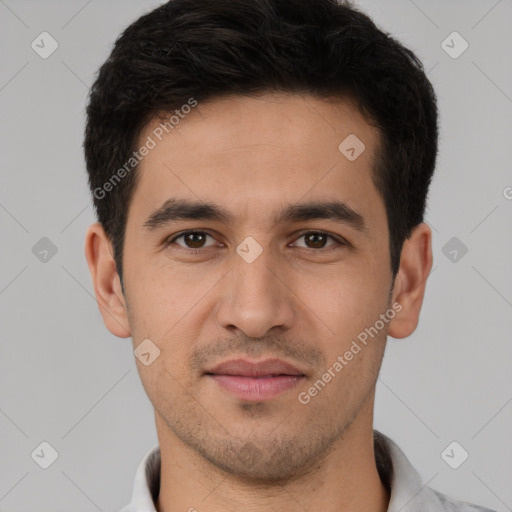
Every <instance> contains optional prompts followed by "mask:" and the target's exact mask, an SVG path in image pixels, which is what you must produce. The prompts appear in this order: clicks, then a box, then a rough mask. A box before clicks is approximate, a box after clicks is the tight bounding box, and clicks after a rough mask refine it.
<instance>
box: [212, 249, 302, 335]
mask: <svg viewBox="0 0 512 512" xmlns="http://www.w3.org/2000/svg"><path fill="white" fill-rule="evenodd" d="M233 260H234V261H233V267H232V268H231V270H230V271H229V273H228V275H227V276H226V279H224V280H223V281H224V283H223V288H222V290H221V293H222V298H221V299H220V301H219V303H218V308H217V315H218V322H219V324H220V325H221V326H222V327H224V328H225V329H229V330H234V329H240V330H242V331H243V332H244V333H245V334H246V335H247V336H249V337H253V338H261V337H263V336H265V335H266V334H267V332H268V331H270V330H271V329H280V330H287V329H289V328H290V327H291V325H292V323H293V317H294V307H293V304H294V300H296V297H295V295H294V293H293V292H292V290H291V288H292V286H291V283H287V282H286V281H287V279H286V276H285V275H284V274H283V273H282V272H281V273H280V272H279V269H278V262H277V260H276V259H274V260H272V256H271V254H270V250H269V249H267V248H265V249H264V250H263V252H262V253H261V254H260V255H259V256H258V257H257V258H256V259H255V260H254V261H252V262H251V263H248V262H247V261H245V260H244V259H243V258H242V257H240V256H239V255H238V254H235V256H234V258H233Z"/></svg>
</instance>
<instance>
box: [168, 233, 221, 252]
mask: <svg viewBox="0 0 512 512" xmlns="http://www.w3.org/2000/svg"><path fill="white" fill-rule="evenodd" d="M208 237H210V238H211V239H212V240H214V238H213V237H212V236H211V235H209V234H208V233H205V232H204V231H185V232H183V233H181V234H180V235H178V236H176V237H174V238H173V239H172V240H169V241H168V242H167V245H172V244H173V243H174V242H176V241H177V240H180V239H182V240H183V242H184V244H181V243H177V245H179V246H180V247H183V248H184V249H201V248H203V247H207V246H206V245H205V242H206V239H207V238H208Z"/></svg>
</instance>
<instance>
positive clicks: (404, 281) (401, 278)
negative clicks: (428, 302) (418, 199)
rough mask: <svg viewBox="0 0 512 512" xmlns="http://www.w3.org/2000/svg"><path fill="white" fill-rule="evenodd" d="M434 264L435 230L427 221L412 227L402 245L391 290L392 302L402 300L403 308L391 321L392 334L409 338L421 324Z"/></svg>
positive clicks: (389, 331)
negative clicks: (420, 319) (420, 317)
mask: <svg viewBox="0 0 512 512" xmlns="http://www.w3.org/2000/svg"><path fill="white" fill-rule="evenodd" d="M431 268H432V231H431V230H430V227H429V226H428V225H427V224H425V223H421V224H418V225H417V226H416V227H415V228H414V229H413V231H412V233H411V236H410V237H409V238H408V239H407V240H406V241H405V242H404V245H403V248H402V253H401V258H400V268H399V270H398V273H397V275H396V278H395V283H394V286H393V292H392V297H393V298H392V303H393V304H394V303H397V304H400V306H401V309H400V311H399V313H397V315H396V316H395V317H394V318H393V320H391V322H390V324H389V330H388V334H389V336H392V337H393V338H406V337H407V336H410V335H411V334H412V333H413V332H414V330H415V329H416V327H417V326H418V321H419V316H420V311H421V306H422V304H423V297H424V295H425V288H426V283H427V278H428V275H429V273H430V270H431Z"/></svg>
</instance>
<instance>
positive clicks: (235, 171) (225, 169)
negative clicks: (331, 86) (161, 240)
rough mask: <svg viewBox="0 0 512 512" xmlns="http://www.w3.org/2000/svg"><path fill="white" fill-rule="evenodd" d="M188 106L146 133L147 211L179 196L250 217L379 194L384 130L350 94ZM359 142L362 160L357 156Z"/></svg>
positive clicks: (143, 183)
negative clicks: (375, 171)
mask: <svg viewBox="0 0 512 512" xmlns="http://www.w3.org/2000/svg"><path fill="white" fill-rule="evenodd" d="M189 110H190V111H189ZM185 111H186V112H188V113H186V114H184V113H183V112H181V115H180V116H175V117H174V118H173V125H172V128H169V125H167V130H162V124H164V123H165V121H166V120H167V121H168V120H169V118H170V115H172V114H165V115H162V119H157V118H155V119H153V120H152V121H151V122H150V123H149V124H148V125H147V126H146V127H145V129H144V131H143V132H142V134H141V136H140V138H139V145H143V144H145V143H146V142H148V141H149V139H151V141H152V144H151V145H153V143H154V147H153V148H152V149H151V150H150V151H149V153H148V154H147V156H145V157H144V158H143V160H142V161H141V163H140V164H139V167H138V171H137V172H139V173H140V176H139V180H138V185H137V190H136V193H135V195H134V199H133V202H134V203H135V204H134V208H135V209H136V210H140V213H141V214H147V213H148V209H149V208H151V209H152V210H154V209H155V208H156V207H159V206H161V205H162V204H163V203H165V201H167V200H168V199H169V197H183V198H187V199H194V200H202V201H214V202H216V203H225V204H228V205H229V206H228V208H230V209H232V210H233V211H236V210H237V211H238V212H240V213H241V212H245V214H246V215H247V214H251V213H252V212H254V211H256V210H257V211H258V212H259V214H260V215H261V214H262V213H265V211H266V206H267V205H268V206H269V208H270V207H271V205H276V204H278V203H280V202H281V203H283V202H284V203H293V202H297V201H298V199H299V198H304V199H306V198H307V199H310V200H315V199H333V198H334V197H333V196H337V198H338V199H340V200H343V201H344V202H345V203H346V204H348V205H351V204H355V203H357V202H361V201H362V199H363V198H364V197H367V198H368V197H372V198H373V199H378V194H377V191H376V190H375V187H374V185H373V181H372V179H371V174H372V167H373V160H374V153H375V149H376V147H377V144H378V142H379V134H378V132H377V130H376V129H375V128H374V127H372V126H371V125H370V124H368V122H367V121H366V120H365V119H364V118H363V117H362V116H361V114H360V113H359V111H358V110H357V108H356V107H355V105H354V104H353V103H352V102H350V101H349V100H340V99H337V100H332V99H331V100H325V99H318V98H315V97H312V96H299V95H290V94H266V95H263V96H261V97H258V98H254V97H245V96H231V97H226V98H222V99H217V100H213V101H209V102H206V103H199V104H198V105H197V106H196V107H194V108H193V109H186V110H185V109H184V112H185ZM345 141H348V142H347V143H345ZM340 145H341V146H340ZM352 147H353V148H355V151H356V152H357V153H356V158H355V159H353V158H348V157H347V155H348V156H351V155H353V154H354V151H352V153H350V150H351V149H352ZM362 148H364V149H363V150H362ZM347 149H348V150H349V153H347V152H346V150H347ZM328 195H330V197H327V196H328ZM141 209H142V210H145V211H144V212H142V211H141ZM363 209H364V208H363ZM272 210H273V212H274V211H275V208H272ZM273 212H272V213H273ZM270 213H271V212H270V210H269V214H270Z"/></svg>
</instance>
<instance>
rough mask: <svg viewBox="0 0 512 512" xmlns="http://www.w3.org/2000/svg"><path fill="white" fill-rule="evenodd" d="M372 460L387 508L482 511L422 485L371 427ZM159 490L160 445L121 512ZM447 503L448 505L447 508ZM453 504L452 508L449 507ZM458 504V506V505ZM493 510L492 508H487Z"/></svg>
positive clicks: (143, 511) (135, 510)
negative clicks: (386, 494)
mask: <svg viewBox="0 0 512 512" xmlns="http://www.w3.org/2000/svg"><path fill="white" fill-rule="evenodd" d="M373 436H374V447H375V460H376V463H377V469H378V472H379V476H380V478H381V480H382V482H383V483H384V485H385V486H386V487H387V488H388V490H389V491H390V492H391V494H390V501H389V505H388V512H423V511H424V510H429V512H442V511H445V510H457V511H459V510H460V511H461V512H462V511H466V510H467V511H468V512H469V511H482V512H484V511H485V510H487V509H483V508H479V507H475V508H472V507H471V505H469V504H465V503H463V502H456V501H455V500H450V499H449V498H448V497H446V496H444V495H442V494H440V493H438V492H437V491H435V490H433V489H431V488H429V487H426V485H423V483H422V480H421V477H420V475H419V473H418V472H417V471H416V469H414V467H413V466H412V464H411V463H410V462H409V460H408V459H407V457H406V456H405V454H404V453H403V451H402V450H401V449H400V448H399V447H398V445H397V444H396V443H395V442H394V441H393V440H391V439H390V438H389V437H387V436H386V435H384V434H382V433H380V432H379V431H377V430H374V431H373ZM159 491H160V449H159V447H158V446H155V447H154V448H151V450H149V451H148V452H147V453H146V455H145V456H144V458H143V460H142V462H141V463H140V465H139V467H138V469H137V473H136V475H135V482H134V487H133V494H132V500H131V502H130V504H129V505H128V506H126V507H125V508H123V510H122V511H121V512H157V511H156V507H155V503H156V501H157V497H158V493H159ZM457 503H458V504H459V506H456V505H457ZM448 504H450V507H449V508H448ZM452 507H453V508H452ZM459 507H460V508H459ZM489 512H492V511H489Z"/></svg>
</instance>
